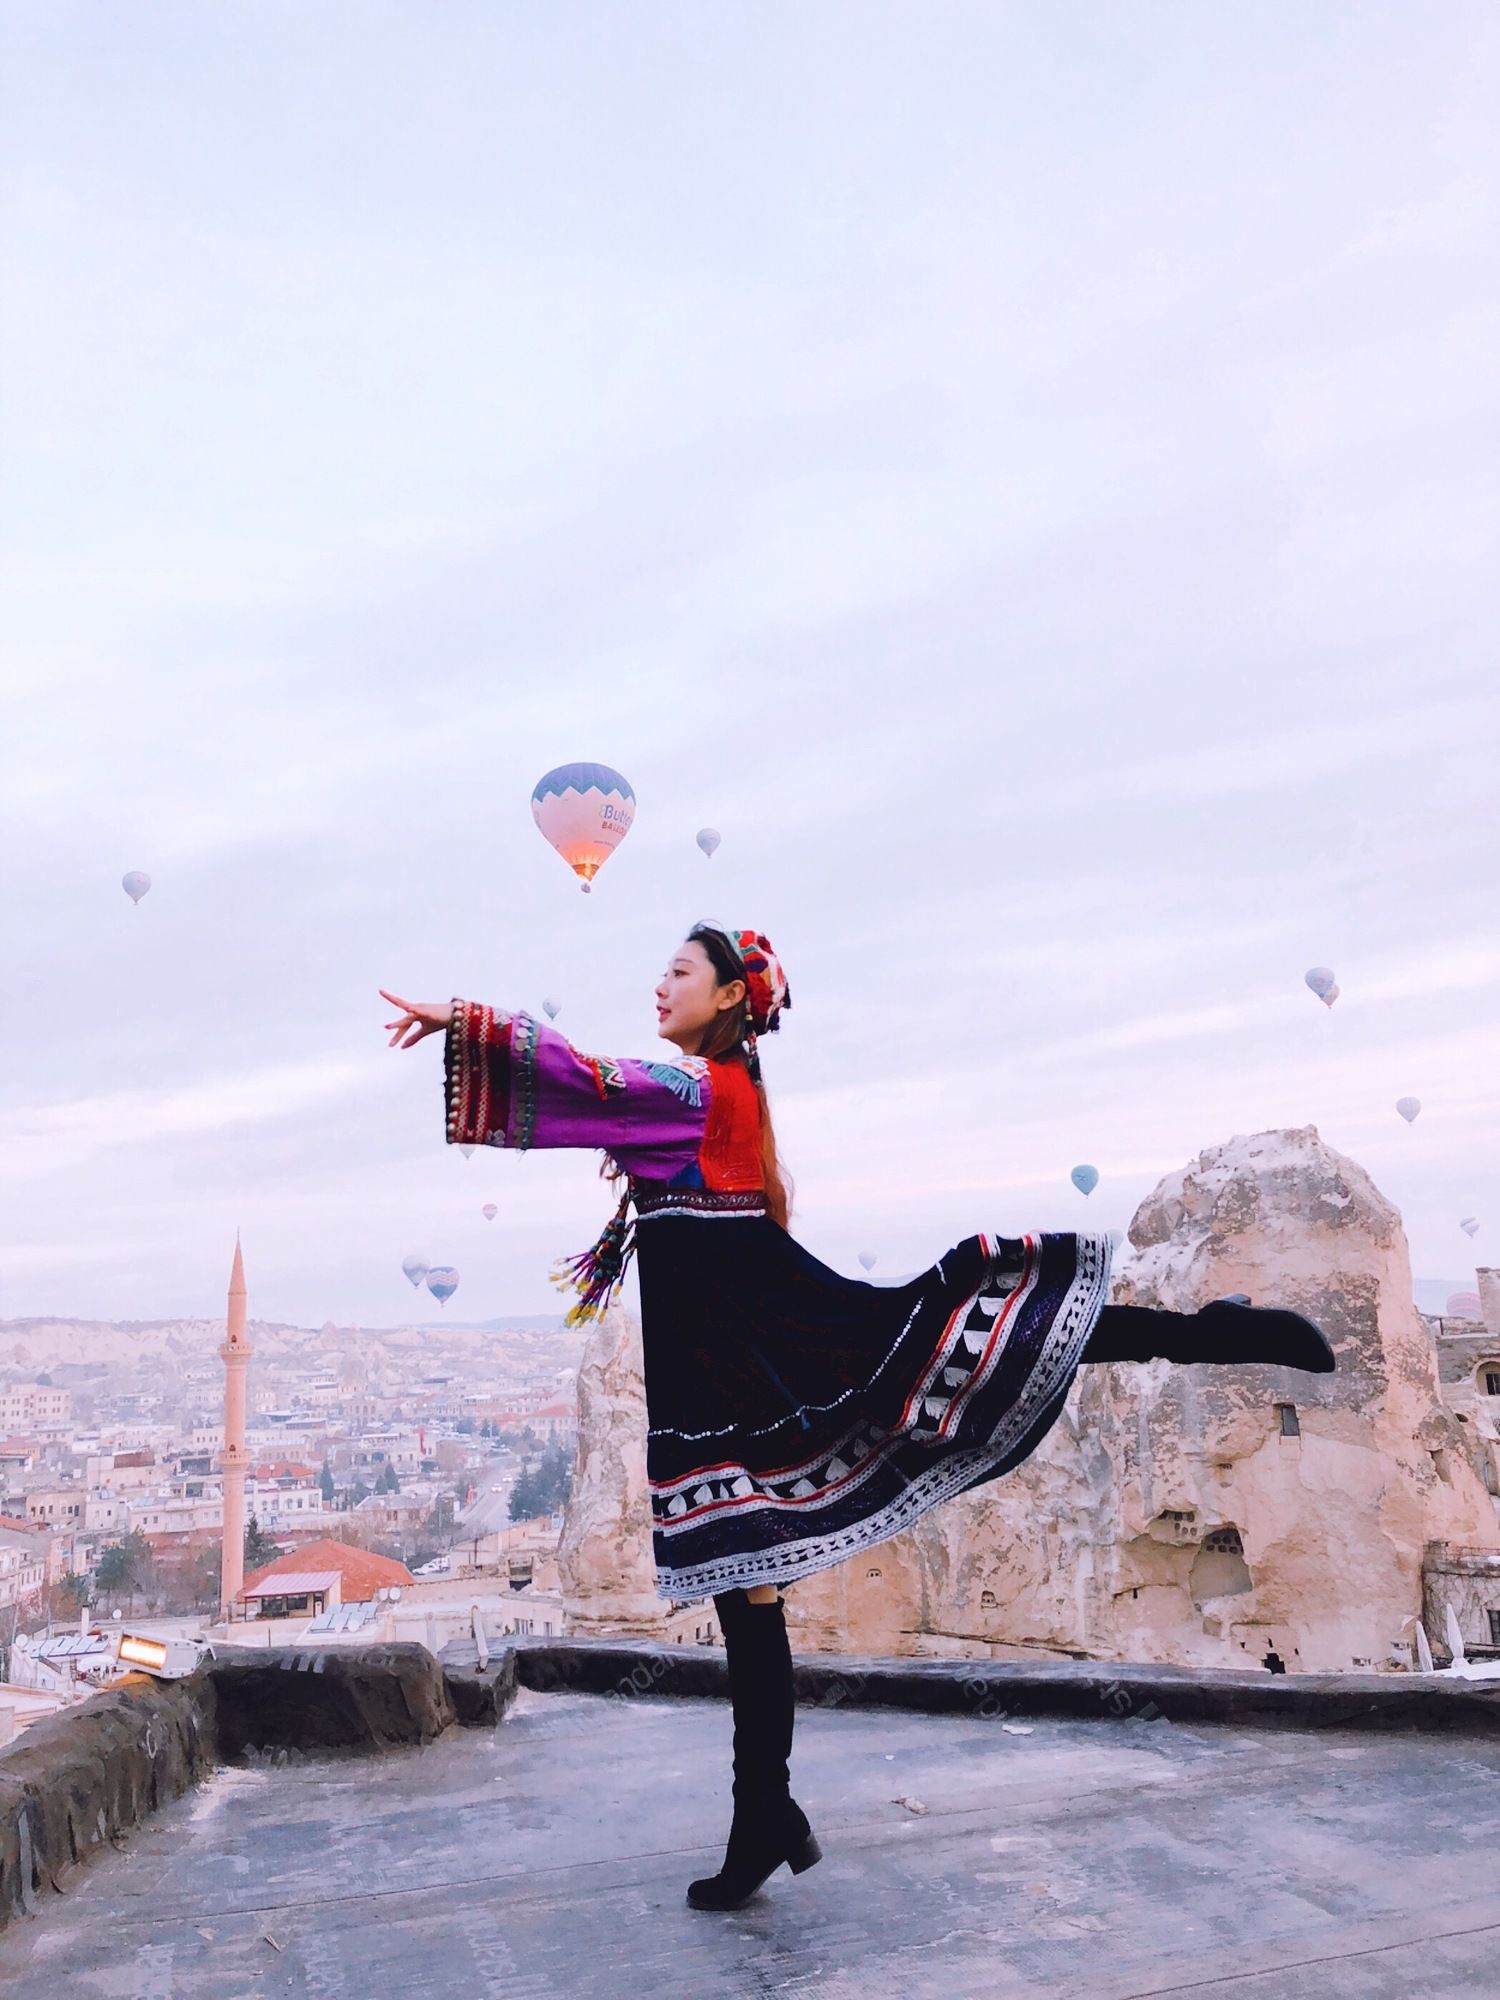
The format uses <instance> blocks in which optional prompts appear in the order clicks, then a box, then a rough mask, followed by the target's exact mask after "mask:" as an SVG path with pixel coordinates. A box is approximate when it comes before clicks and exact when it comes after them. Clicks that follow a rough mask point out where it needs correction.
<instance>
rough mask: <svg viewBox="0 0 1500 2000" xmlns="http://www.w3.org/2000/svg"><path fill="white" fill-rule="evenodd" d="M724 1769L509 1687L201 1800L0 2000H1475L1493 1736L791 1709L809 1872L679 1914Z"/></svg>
mask: <svg viewBox="0 0 1500 2000" xmlns="http://www.w3.org/2000/svg"><path fill="white" fill-rule="evenodd" d="M1020 1732H1024V1733H1020ZM729 1754H730V1716H729V1709H728V1706H727V1704H726V1703H725V1702H723V1701H720V1700H714V1699H711V1698H693V1697H681V1696H660V1695H646V1694H642V1695H637V1696H634V1697H631V1698H625V1699H610V1698H609V1697H607V1696H603V1695H596V1694H574V1693H560V1694H544V1693H538V1692H534V1691H532V1690H530V1689H528V1688H524V1687H523V1688H522V1689H520V1690H519V1692H518V1694H517V1697H516V1700H515V1703H514V1706H513V1707H512V1708H511V1710H510V1712H509V1714H508V1715H507V1716H506V1717H505V1719H504V1720H503V1721H502V1722H501V1723H500V1724H498V1726H496V1727H495V1728H494V1729H493V1730H485V1731H474V1730H449V1731H447V1733H445V1734H444V1735H442V1736H441V1737H440V1738H439V1739H438V1740H437V1741H436V1742H434V1743H431V1744H430V1745H428V1746H427V1747H425V1748H417V1747H402V1748H398V1749H393V1750H389V1751H386V1752H384V1753H382V1754H378V1755H370V1756H354V1757H343V1758H330V1757H322V1758H316V1759H312V1760H309V1761H303V1762H290V1763H285V1764H280V1763H277V1764H271V1765H263V1766H259V1767H256V1766H252V1767H250V1768H244V1767H236V1768H221V1769H219V1770H218V1771H217V1772H216V1773H214V1774H213V1775H212V1776H210V1777H209V1779H208V1780H207V1781H206V1783H205V1784H203V1785H202V1786H200V1787H198V1788H197V1789H196V1790H193V1791H191V1792H188V1793H187V1794H185V1795H184V1796H183V1797H181V1798H179V1799H177V1800H176V1801H175V1802H173V1803H171V1804H168V1805H166V1806H164V1807H163V1808H162V1810H161V1811H159V1812H158V1813H156V1814H155V1815H154V1816H153V1817H152V1818H150V1819H149V1820H148V1821H146V1822H145V1823H144V1824H142V1825H141V1826H140V1827H138V1828H136V1829H135V1830H134V1831H133V1832H132V1833H130V1835H129V1836H128V1837H127V1838H126V1839H125V1840H124V1841H123V1842H122V1843H119V1844H118V1846H117V1850H116V1851H112V1852H106V1853H103V1854H101V1855H100V1856H98V1857H97V1858H96V1859H95V1860H93V1861H92V1862H91V1864H90V1865H89V1867H88V1868H87V1869H86V1870H83V1871H81V1872H80V1875H79V1878H78V1881H77V1885H76V1887H75V1888H73V1889H72V1890H71V1891H70V1893H69V1894H68V1895H66V1896H62V1897H56V1896H51V1897H48V1898H46V1899H44V1900H43V1901H42V1902H41V1903H40V1906H39V1914H37V1915H36V1916H34V1917H28V1918H25V1919H23V1920H22V1921H21V1922H19V1923H16V1924H14V1925H12V1926H11V1927H10V1928H9V1929H8V1930H7V1931H6V1932H5V1933H4V1934H3V1935H0V1988H3V1990H4V1991H5V1993H6V1994H7V1995H8V1996H10V2000H41V1996H43V1995H45V1996H48V2000H56V1996H58V1995H59V1994H64V1993H66V1994H68V1995H70V1996H74V2000H94V1996H99V2000H103V1996H111V2000H113V1996H120V1997H121V2000H143V1996H147V1997H148V2000H156V1996H160V2000H199V1996H202V2000H210V1996H212V2000H239V1996H251V1995H260V1994H267V1995H270V1994H286V1995H295V1996H303V1995H306V1996H310V2000H311V1996H316V2000H343V1996H348V2000H372V1996H378V2000H418V1996H424V1995H442V1996H443V1997H444V2000H454V1996H461V2000H489V1997H490V1996H493V2000H502V1997H503V2000H541V1996H547V2000H551V1996H553V1995H558V1996H563V1995H566V1996H596V1995H597V1996H600V2000H605V1996H607V2000H620V1996H643V2000H646V1997H647V1996H649V2000H669V1996H676V1995H684V1996H690V1997H691V2000H717V1996H720V1995H723V1996H731V1995H733V1996H741V1995H787V1996H800V1995H807V1996H819V2000H824V1996H826V2000H844V1996H848V2000H854V1996H860V2000H866V1996H869V1995H872V1994H873V1995H880V1994H890V1995H901V1996H903V2000H920V1997H921V1996H928V1995H931V1996H933V2000H938V1996H942V2000H952V1996H954V1995H970V1994H974V1995H981V1994H982V1995H990V1994H994V1995H1003V1996H1012V1995H1013V1996H1017V2000H1021V1996H1033V1995H1035V1996H1042V1995H1045V1996H1047V2000H1065V1996H1071V1995H1078V1996H1083V1995H1087V1996H1089V2000H1135V1996H1145V1995H1158V1994H1162V1995H1166V1994H1196V1995H1201V1994H1204V1993H1220V1992H1222V1993H1225V1994H1227V1995H1231V1996H1233V2000H1283V1996H1292V1995H1298V1996H1301V1995H1318V1996H1320V2000H1329V1996H1335V2000H1339V1997H1341V1996H1346V1995H1347V1996H1355V1995H1357V1996H1359V2000H1384V1997H1385V1996H1391V2000H1398V1996H1399V2000H1410V1996H1412V1995H1414V1994H1415V1995H1424V1996H1426V1995H1441V1996H1445V2000H1446V1996H1452V1995H1470V1994H1472V1995H1485V1996H1494V1995H1496V1994H1497V1993H1500V1860H1497V1857H1500V1782H1497V1779H1500V1740H1496V1739H1495V1738H1493V1737H1490V1738H1488V1739H1486V1738H1484V1737H1481V1736H1462V1735H1458V1736H1452V1737H1446V1738H1445V1737H1443V1736H1441V1735H1433V1734H1420V1733H1415V1732H1414V1733H1401V1732H1396V1731H1390V1732H1381V1731H1373V1732H1372V1731H1370V1730H1368V1729H1366V1730H1362V1731H1357V1732H1356V1731H1343V1730H1330V1729H1326V1728H1325V1729H1319V1730H1315V1731H1314V1730H1299V1729H1274V1730H1267V1729H1245V1728H1240V1727H1236V1726H1234V1725H1232V1724H1226V1723H1205V1724H1194V1725H1186V1724H1182V1723H1177V1722H1171V1721H1168V1720H1166V1719H1164V1718H1158V1719H1155V1720H1122V1721H1115V1720H1113V1719H1109V1718H1100V1719H1098V1720H1088V1721H1071V1720H1061V1719H1056V1718H1047V1717H1041V1716H1039V1717H1037V1718H1035V1719H1033V1720H1027V1721H1025V1722H1020V1723H1011V1724H1006V1723H1002V1722H999V1721H996V1720H994V1719H992V1718H979V1717H967V1716H962V1715H943V1714H920V1713H910V1712H903V1711H901V1710H898V1709H894V1708H892V1709H885V1708H861V1709H849V1708H846V1709H841V1710H837V1711H835V1710H833V1709H830V1708H821V1707H813V1708H806V1707H799V1711H798V1718H797V1735H796V1742H795V1745H794V1748H793V1753H792V1779H793V1789H794V1791H795V1793H796V1795H797V1797H798V1798H799V1800H800V1801H801V1803H802V1804H803V1806H804V1807H805V1808H806V1810H807V1812H808V1814H809V1816H810V1818H811V1819H812V1822H813V1825H814V1827H815V1828H816V1830H817V1832H818V1835H819V1837H820V1839H821V1841H822V1845H823V1853H824V1858H823V1860H822V1862H821V1863H819V1864H818V1866H816V1867H815V1868H813V1869H811V1870H809V1871H808V1873H806V1874H805V1875H802V1876H800V1877H796V1878H794V1877H793V1876H792V1875H791V1874H790V1873H789V1872H788V1871H787V1870H786V1869H785V1868H783V1869H781V1870H779V1871H778V1872H777V1874H775V1875H773V1876H772V1878H771V1879H770V1881H769V1882H768V1883H767V1884H766V1885H765V1886H764V1887H763V1888H762V1889H761V1890H760V1891H759V1893H758V1894H757V1896H756V1897H755V1898H754V1899H753V1900H752V1901H751V1902H750V1903H748V1904H747V1905H746V1906H745V1907H744V1908H743V1909H741V1910H738V1911H733V1912H727V1913H725V1912H710V1911H697V1910H692V1909H689V1908H688V1907H687V1905H686V1903H685V1902H684V1892H685V1889H686V1885H687V1882H688V1880H689V1879H690V1877H692V1876H694V1875H698V1874H704V1873H711V1872H712V1871H713V1870H714V1869H716V1868H717V1867H718V1864H719V1860H720V1858H721V1855H722V1851H723V1842H724V1837H725V1835H726V1834H727V1832H728V1826H729V1815H730V1794H729V1778H730V1773H729ZM898 1795H905V1796H906V1797H907V1798H909V1799H911V1800H912V1801H914V1802H915V1803H917V1804H919V1805H921V1806H924V1807H925V1808H926V1810H925V1811H924V1812H913V1811H912V1810H911V1809H910V1808H909V1807H907V1806H905V1805H901V1804H897V1803H895V1802H894V1801H895V1800H896V1798H897V1797H898Z"/></svg>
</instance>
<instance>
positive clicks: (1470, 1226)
mask: <svg viewBox="0 0 1500 2000" xmlns="http://www.w3.org/2000/svg"><path fill="white" fill-rule="evenodd" d="M1458 1226H1459V1228H1460V1229H1461V1230H1462V1231H1463V1233H1464V1235H1465V1236H1477V1235H1478V1234H1479V1218H1478V1217H1477V1216H1474V1215H1466V1216H1465V1217H1464V1219H1463V1221H1462V1222H1460V1224H1459V1225H1458Z"/></svg>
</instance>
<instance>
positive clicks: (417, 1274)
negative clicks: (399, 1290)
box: [401, 1257, 427, 1285]
mask: <svg viewBox="0 0 1500 2000" xmlns="http://www.w3.org/2000/svg"><path fill="white" fill-rule="evenodd" d="M401 1268H402V1270H403V1271H404V1272H405V1273H406V1275H407V1277H408V1278H410V1279H411V1281H412V1283H413V1284H414V1285H420V1284H421V1282H422V1280H423V1279H424V1278H425V1277H426V1276H427V1264H426V1260H425V1259H424V1258H421V1257H403V1258H402V1260H401Z"/></svg>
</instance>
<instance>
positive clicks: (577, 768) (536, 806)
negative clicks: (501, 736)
mask: <svg viewBox="0 0 1500 2000" xmlns="http://www.w3.org/2000/svg"><path fill="white" fill-rule="evenodd" d="M531 816H532V818H533V819H534V820H535V821H536V823H537V825H538V826H539V827H540V828H541V830H542V833H543V834H544V835H545V836H546V838H547V839H548V840H550V841H551V843H552V845H553V846H554V847H555V848H556V849H557V851H558V853H559V854H560V855H561V856H562V858H563V860H564V861H566V862H567V864H568V866H569V867H570V868H571V869H572V871H573V873H574V874H575V875H577V876H578V877H579V878H580V880H581V882H582V884H583V890H584V893H585V895H587V894H588V892H589V889H590V887H591V886H592V884H593V880H594V877H595V876H596V875H597V874H598V873H599V870H600V869H601V868H602V867H603V866H604V864H605V862H606V861H608V859H609V857H610V856H611V855H612V854H613V853H614V851H615V849H616V848H617V847H618V846H619V844H620V842H621V841H622V840H623V839H624V838H625V836H626V834H627V833H629V831H630V822H631V821H632V820H633V819H634V818H635V793H634V792H633V791H632V790H631V789H630V786H629V784H628V783H627V782H626V780H625V779H624V778H622V777H621V776H620V774H619V772H618V771H612V770H611V769H610V767H609V766H608V764H559V765H558V767H557V769H556V770H555V771H549V772H548V773H547V775H546V776H545V777H544V778H539V779H538V780H537V783H536V789H535V790H534V791H533V792H532V794H531Z"/></svg>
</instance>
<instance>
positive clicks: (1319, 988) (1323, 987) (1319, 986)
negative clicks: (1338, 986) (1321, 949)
mask: <svg viewBox="0 0 1500 2000" xmlns="http://www.w3.org/2000/svg"><path fill="white" fill-rule="evenodd" d="M1302 976H1303V978H1304V979H1305V980H1306V981H1307V983H1308V985H1309V986H1310V987H1311V988H1312V990H1313V992H1314V993H1316V994H1317V996H1318V998H1319V999H1320V1000H1326V999H1327V998H1328V989H1329V987H1330V986H1332V985H1333V984H1334V978H1333V973H1332V972H1331V971H1330V969H1329V968H1328V967H1327V966H1326V965H1314V966H1312V967H1311V968H1310V969H1309V970H1308V971H1307V972H1305V973H1304V974H1303V975H1302Z"/></svg>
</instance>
